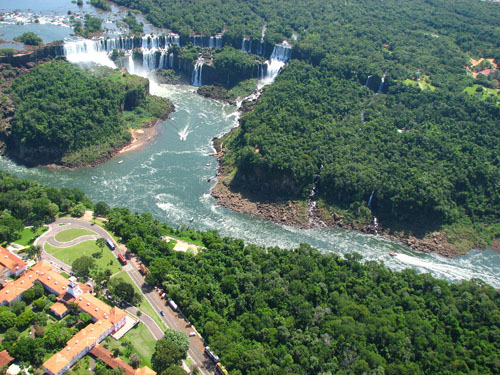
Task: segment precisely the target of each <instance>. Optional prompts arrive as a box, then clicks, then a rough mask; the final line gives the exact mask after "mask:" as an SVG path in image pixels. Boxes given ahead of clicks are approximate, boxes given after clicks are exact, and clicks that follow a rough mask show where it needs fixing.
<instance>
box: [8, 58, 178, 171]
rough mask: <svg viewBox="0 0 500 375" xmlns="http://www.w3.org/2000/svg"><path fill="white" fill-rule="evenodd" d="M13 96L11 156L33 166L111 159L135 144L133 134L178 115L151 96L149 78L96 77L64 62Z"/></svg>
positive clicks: (46, 68)
mask: <svg viewBox="0 0 500 375" xmlns="http://www.w3.org/2000/svg"><path fill="white" fill-rule="evenodd" d="M99 75H100V76H99ZM103 78H104V79H103ZM11 95H12V98H13V101H14V104H15V107H16V110H15V115H14V118H13V119H12V121H11V131H10V134H9V137H8V139H7V144H8V152H9V153H10V154H11V155H13V156H15V157H16V158H18V159H21V160H22V161H25V162H27V163H31V164H33V163H34V164H40V163H56V164H63V165H66V166H78V165H82V164H90V163H92V162H95V161H96V160H99V159H102V158H107V157H109V155H110V154H111V153H113V152H114V151H116V150H117V149H119V148H120V147H122V146H123V145H125V144H126V143H128V142H129V140H130V134H129V132H128V130H127V128H129V127H134V126H136V127H140V126H141V125H142V121H143V120H147V121H149V122H152V121H154V120H155V119H157V118H166V117H167V116H168V114H169V113H170V112H171V111H172V109H173V106H172V104H171V103H170V102H169V101H168V100H167V99H161V98H155V97H152V96H150V95H149V84H148V81H147V80H146V79H144V78H141V77H137V76H132V75H129V74H127V73H121V72H114V73H113V72H112V71H106V70H104V71H100V72H97V73H95V74H93V73H91V72H88V71H84V70H81V69H80V68H78V67H76V66H74V65H72V64H69V63H67V62H66V61H63V60H57V61H52V62H48V63H44V64H41V65H38V66H37V67H36V68H34V69H33V70H32V71H31V72H29V73H28V74H25V75H21V76H19V77H18V78H16V79H15V80H14V82H13V84H12V87H11ZM134 111H135V112H134ZM125 119H127V121H125ZM129 119H131V121H132V122H131V121H128V120H129ZM134 121H137V122H139V123H138V124H137V125H134Z"/></svg>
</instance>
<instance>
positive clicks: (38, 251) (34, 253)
mask: <svg viewBox="0 0 500 375" xmlns="http://www.w3.org/2000/svg"><path fill="white" fill-rule="evenodd" d="M27 253H28V256H29V257H30V258H31V259H34V260H37V261H40V259H41V258H42V248H41V247H40V246H39V245H31V246H30V247H29V249H28V251H27Z"/></svg>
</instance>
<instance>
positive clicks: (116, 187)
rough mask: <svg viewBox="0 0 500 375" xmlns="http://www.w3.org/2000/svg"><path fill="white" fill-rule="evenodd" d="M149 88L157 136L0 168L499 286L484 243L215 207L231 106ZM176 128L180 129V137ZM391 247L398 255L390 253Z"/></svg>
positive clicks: (110, 199) (271, 240) (294, 242)
mask: <svg viewBox="0 0 500 375" xmlns="http://www.w3.org/2000/svg"><path fill="white" fill-rule="evenodd" d="M51 1H52V2H57V3H60V1H59V2H58V1H56V0H51ZM21 3H23V2H21ZM30 3H33V2H30ZM36 4H38V2H36ZM68 4H70V5H68V7H73V6H75V5H74V4H71V3H69V2H68ZM0 7H1V6H0ZM26 9H28V8H26ZM52 9H53V8H52ZM65 9H68V8H65ZM2 10H3V11H5V9H2ZM7 10H12V9H7ZM39 12H43V9H40V10H39ZM60 27H63V26H60ZM42 34H43V33H42ZM42 37H43V35H42ZM151 92H152V93H153V94H156V95H160V96H165V97H168V98H169V99H170V100H172V102H173V103H174V104H175V106H176V111H175V112H174V113H173V114H172V115H171V117H170V118H169V119H168V120H166V121H163V122H162V123H160V124H159V125H158V126H159V131H158V135H157V137H156V138H155V140H154V141H152V142H151V143H150V144H148V145H147V146H145V147H144V148H143V149H141V150H137V151H132V152H129V153H126V154H122V155H120V156H118V157H116V158H114V159H112V160H109V161H108V162H106V163H103V164H101V165H99V166H97V167H94V168H83V169H79V170H49V169H46V168H25V167H22V166H19V165H16V164H14V163H13V162H11V161H10V160H7V159H4V158H2V159H0V168H2V169H4V170H7V171H9V172H12V173H15V174H17V175H18V176H20V177H25V178H29V179H33V180H37V181H40V182H41V183H43V184H46V185H49V186H54V187H67V188H73V187H78V188H79V189H81V190H83V191H84V192H85V193H86V194H87V195H88V196H89V197H90V198H91V199H92V200H93V201H94V202H96V201H100V200H102V201H105V202H107V203H108V204H109V205H111V206H116V207H128V208H129V209H130V210H132V211H133V212H135V211H137V212H151V213H152V214H153V215H154V216H155V217H156V218H158V219H160V220H162V221H166V222H168V223H170V224H172V225H181V224H187V225H190V226H192V227H194V228H196V229H215V230H218V231H219V232H220V233H221V235H223V236H232V237H237V238H242V239H243V240H245V241H246V242H247V243H256V244H259V245H265V246H280V247H284V248H293V247H296V246H298V244H300V243H308V244H310V245H311V246H313V247H315V248H318V249H320V250H321V251H324V252H335V253H339V254H345V253H349V252H357V253H359V254H361V255H362V256H363V258H364V259H365V260H374V261H379V262H383V263H384V264H385V265H386V266H387V267H389V268H390V269H392V270H402V269H404V268H408V267H411V268H414V269H416V270H417V271H418V272H429V273H431V274H432V275H433V276H435V277H438V278H442V279H445V280H449V281H458V280H462V279H471V278H479V279H482V280H483V281H485V282H487V283H489V284H491V285H493V286H495V287H497V288H500V276H499V271H498V269H499V268H500V253H496V252H494V251H492V250H485V251H479V250H472V251H470V252H469V253H468V254H466V255H465V256H460V257H456V258H453V259H448V258H444V257H441V256H439V255H434V254H421V253H418V252H415V251H412V250H411V249H409V248H408V247H406V246H403V245H400V244H398V243H396V242H393V241H390V240H387V239H385V238H382V237H379V236H374V235H365V234H362V233H358V232H355V231H348V230H342V229H325V228H317V229H301V228H296V227H288V226H282V225H279V224H276V223H272V222H268V221H264V220H261V219H259V218H255V217H250V216H248V215H244V214H239V213H236V212H232V211H230V210H228V209H226V208H223V207H220V206H217V204H216V201H215V200H214V199H213V198H212V197H211V196H210V189H211V187H212V186H213V183H214V182H213V180H212V182H208V180H209V179H211V178H213V177H214V176H215V174H216V170H217V162H216V160H215V158H213V157H210V156H209V155H208V154H209V153H211V152H213V148H212V145H211V139H212V138H213V137H215V136H220V135H222V134H224V133H226V132H228V131H229V130H230V129H231V128H232V127H234V126H237V119H238V113H237V112H236V108H235V107H233V106H230V105H227V104H221V103H218V102H215V101H212V100H209V99H205V98H202V97H200V96H199V95H197V94H196V93H195V88H194V87H192V86H172V85H156V84H154V83H152V84H151ZM180 134H187V136H186V137H185V141H182V140H181V136H180ZM391 252H395V253H397V254H398V255H397V256H396V257H391V256H390V255H389V253H391Z"/></svg>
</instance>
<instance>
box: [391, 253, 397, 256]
mask: <svg viewBox="0 0 500 375" xmlns="http://www.w3.org/2000/svg"><path fill="white" fill-rule="evenodd" d="M389 255H390V256H391V257H396V256H398V254H396V253H389Z"/></svg>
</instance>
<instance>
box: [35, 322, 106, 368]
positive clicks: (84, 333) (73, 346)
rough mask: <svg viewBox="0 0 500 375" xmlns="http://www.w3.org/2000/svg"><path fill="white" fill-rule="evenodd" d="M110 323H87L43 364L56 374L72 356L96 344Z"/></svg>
mask: <svg viewBox="0 0 500 375" xmlns="http://www.w3.org/2000/svg"><path fill="white" fill-rule="evenodd" d="M110 328H111V324H110V323H108V322H101V321H99V322H97V323H94V324H89V325H88V326H87V327H85V328H84V329H82V330H81V331H80V332H78V333H77V334H76V335H75V336H73V337H72V338H71V339H70V340H69V341H68V342H67V343H66V346H65V347H64V348H63V349H62V350H61V351H59V352H58V353H56V354H54V355H53V356H52V357H50V358H49V359H48V360H47V361H45V362H44V364H43V366H44V367H45V368H46V369H47V370H49V371H50V372H51V373H53V374H57V373H58V372H59V371H61V370H62V369H63V368H64V367H66V366H67V365H68V364H69V363H70V362H71V360H72V359H73V358H75V357H76V356H77V355H78V354H80V353H81V352H82V351H84V350H85V349H86V348H88V347H91V346H92V345H94V344H96V343H97V341H98V340H99V337H100V336H101V335H103V334H104V333H105V332H106V331H107V330H108V329H110Z"/></svg>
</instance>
